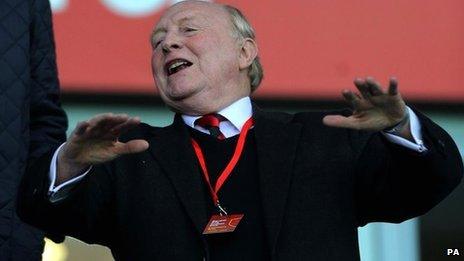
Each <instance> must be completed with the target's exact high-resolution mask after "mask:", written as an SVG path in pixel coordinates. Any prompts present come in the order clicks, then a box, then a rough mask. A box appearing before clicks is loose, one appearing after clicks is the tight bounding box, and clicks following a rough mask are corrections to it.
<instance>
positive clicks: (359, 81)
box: [354, 78, 371, 99]
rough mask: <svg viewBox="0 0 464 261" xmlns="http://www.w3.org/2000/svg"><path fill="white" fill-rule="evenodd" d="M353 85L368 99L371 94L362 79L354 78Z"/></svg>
mask: <svg viewBox="0 0 464 261" xmlns="http://www.w3.org/2000/svg"><path fill="white" fill-rule="evenodd" d="M354 85H355V86H356V88H358V90H359V92H360V93H361V95H362V97H363V98H364V99H368V98H369V97H370V96H371V94H370V92H369V87H368V86H367V83H366V81H364V80H363V79H361V78H356V79H355V80H354Z"/></svg>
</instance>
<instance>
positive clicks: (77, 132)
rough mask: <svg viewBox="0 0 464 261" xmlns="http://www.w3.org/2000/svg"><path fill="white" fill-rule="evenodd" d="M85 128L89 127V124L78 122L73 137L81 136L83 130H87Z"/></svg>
mask: <svg viewBox="0 0 464 261" xmlns="http://www.w3.org/2000/svg"><path fill="white" fill-rule="evenodd" d="M87 127H89V123H88V122H87V121H81V122H78V123H77V124H76V127H75V128H74V131H73V133H74V135H76V136H80V135H82V134H83V133H84V132H85V130H87Z"/></svg>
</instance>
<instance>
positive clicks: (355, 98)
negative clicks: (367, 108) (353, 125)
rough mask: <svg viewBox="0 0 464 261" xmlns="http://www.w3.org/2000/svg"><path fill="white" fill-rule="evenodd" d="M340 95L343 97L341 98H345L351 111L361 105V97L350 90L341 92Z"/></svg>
mask: <svg viewBox="0 0 464 261" xmlns="http://www.w3.org/2000/svg"><path fill="white" fill-rule="evenodd" d="M342 95H343V98H345V101H346V102H347V103H348V104H349V105H350V107H351V108H353V109H356V108H359V106H360V104H361V97H359V95H357V94H355V93H353V92H352V91H350V90H343V92H342Z"/></svg>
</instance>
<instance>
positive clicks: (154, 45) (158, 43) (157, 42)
mask: <svg viewBox="0 0 464 261" xmlns="http://www.w3.org/2000/svg"><path fill="white" fill-rule="evenodd" d="M161 42H162V41H161V40H160V41H156V42H154V44H153V47H154V48H157V47H158V45H160V44H161Z"/></svg>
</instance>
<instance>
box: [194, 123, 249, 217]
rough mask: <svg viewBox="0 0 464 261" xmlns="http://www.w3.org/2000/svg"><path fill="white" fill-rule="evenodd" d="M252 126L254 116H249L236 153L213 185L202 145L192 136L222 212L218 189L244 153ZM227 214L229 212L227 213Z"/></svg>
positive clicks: (215, 203)
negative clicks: (247, 136)
mask: <svg viewBox="0 0 464 261" xmlns="http://www.w3.org/2000/svg"><path fill="white" fill-rule="evenodd" d="M251 126H253V118H249V119H248V120H247V121H246V122H245V124H244V125H243V128H242V131H241V132H240V136H239V137H238V141H237V145H236V146H235V151H234V155H232V158H231V159H230V161H229V164H227V166H226V168H225V169H224V170H223V171H222V173H221V175H220V176H219V178H218V179H217V181H216V184H215V185H214V188H213V186H212V185H211V182H210V180H209V174H208V170H207V169H206V162H205V157H204V155H203V152H202V151H201V148H200V145H199V144H198V143H197V142H196V141H195V140H194V139H193V138H192V139H191V141H192V145H193V149H194V150H195V154H196V155H197V158H198V161H199V163H200V166H201V169H202V170H203V177H204V178H205V181H206V183H207V184H208V187H209V191H210V193H211V197H212V198H213V201H214V205H215V206H217V207H218V208H219V209H220V210H221V211H222V212H224V213H225V211H224V210H223V209H222V208H221V206H220V204H219V197H218V195H217V193H218V191H219V190H220V189H221V187H222V185H223V184H224V182H225V181H226V180H227V178H228V177H229V176H230V174H231V173H232V170H233V169H234V167H235V165H236V164H237V162H238V160H239V159H240V155H242V151H243V146H244V145H245V139H246V135H247V133H248V131H249V130H250V128H251ZM225 214H227V213H225Z"/></svg>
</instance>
